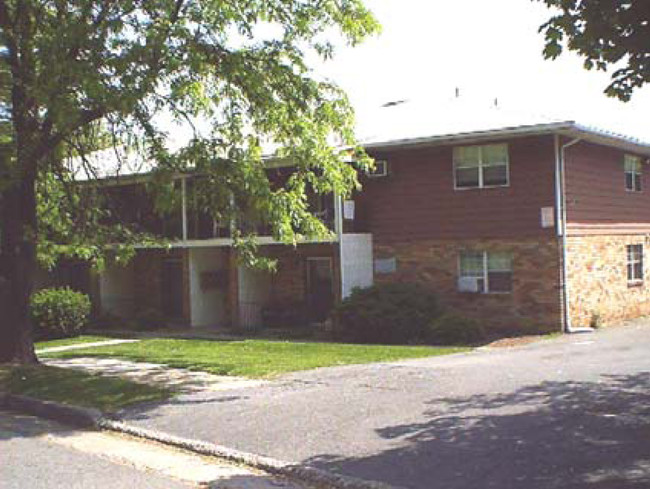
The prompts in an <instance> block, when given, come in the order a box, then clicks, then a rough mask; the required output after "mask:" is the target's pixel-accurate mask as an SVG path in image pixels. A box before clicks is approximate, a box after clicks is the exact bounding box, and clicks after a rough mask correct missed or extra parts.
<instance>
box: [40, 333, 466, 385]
mask: <svg viewBox="0 0 650 489" xmlns="http://www.w3.org/2000/svg"><path fill="white" fill-rule="evenodd" d="M467 350H468V349H467V348H436V347H429V346H385V345H351V344H339V343H306V342H305V343H301V342H289V341H263V340H242V341H210V340H181V339H151V340H143V341H140V342H138V343H129V344H122V345H114V346H102V347H94V348H92V347H91V348H81V349H78V350H70V351H65V352H58V353H50V354H45V355H44V356H48V357H56V358H74V357H88V356H92V357H110V358H122V359H126V360H133V361H142V362H152V363H160V364H165V365H169V366H171V367H180V368H187V369H190V370H201V371H205V372H210V373H214V374H219V375H238V376H245V377H271V376H274V375H277V374H281V373H285V372H293V371H297V370H308V369H313V368H317V367H329V366H333V365H348V364H355V363H371V362H383V361H391V360H399V359H404V358H421V357H431V356H436V355H446V354H449V353H457V352H461V351H467Z"/></svg>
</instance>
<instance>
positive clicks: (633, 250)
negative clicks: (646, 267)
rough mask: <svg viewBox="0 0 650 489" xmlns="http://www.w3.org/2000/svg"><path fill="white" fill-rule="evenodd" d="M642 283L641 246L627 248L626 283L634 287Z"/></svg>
mask: <svg viewBox="0 0 650 489" xmlns="http://www.w3.org/2000/svg"><path fill="white" fill-rule="evenodd" d="M642 282H643V245H640V244H637V245H628V246H627V283H628V284H631V285H634V284H640V283H642Z"/></svg>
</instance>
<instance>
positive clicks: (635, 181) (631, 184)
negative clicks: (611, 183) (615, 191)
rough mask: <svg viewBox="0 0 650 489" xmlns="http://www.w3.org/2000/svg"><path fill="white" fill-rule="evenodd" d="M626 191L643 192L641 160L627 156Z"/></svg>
mask: <svg viewBox="0 0 650 489" xmlns="http://www.w3.org/2000/svg"><path fill="white" fill-rule="evenodd" d="M625 190H627V191H629V192H640V191H641V158H639V157H638V156H631V155H625Z"/></svg>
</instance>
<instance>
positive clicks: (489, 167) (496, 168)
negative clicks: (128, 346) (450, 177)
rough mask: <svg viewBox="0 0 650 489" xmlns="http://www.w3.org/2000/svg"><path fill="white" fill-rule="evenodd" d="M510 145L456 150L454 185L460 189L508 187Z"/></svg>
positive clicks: (490, 145)
mask: <svg viewBox="0 0 650 489" xmlns="http://www.w3.org/2000/svg"><path fill="white" fill-rule="evenodd" d="M508 183H509V182H508V145H507V144H489V145H486V146H461V147H457V148H454V184H455V187H456V188H457V189H459V188H485V187H503V186H507V185H508Z"/></svg>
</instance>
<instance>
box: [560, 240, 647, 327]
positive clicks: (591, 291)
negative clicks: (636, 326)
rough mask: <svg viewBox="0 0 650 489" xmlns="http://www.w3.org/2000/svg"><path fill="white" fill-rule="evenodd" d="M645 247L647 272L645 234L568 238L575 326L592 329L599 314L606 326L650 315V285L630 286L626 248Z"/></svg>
mask: <svg viewBox="0 0 650 489" xmlns="http://www.w3.org/2000/svg"><path fill="white" fill-rule="evenodd" d="M632 244H643V245H644V259H645V263H644V268H645V269H646V270H647V267H648V264H649V262H648V259H650V255H649V254H648V249H650V239H648V238H646V236H645V235H608V236H570V237H568V238H567V253H568V260H567V266H568V278H569V295H570V312H571V320H572V324H573V326H589V323H590V321H591V319H592V317H593V316H594V315H595V314H599V315H600V316H601V318H602V320H603V322H604V323H605V324H607V323H613V322H617V321H621V320H625V319H631V318H634V317H638V316H642V315H647V314H650V284H648V278H650V276H649V275H648V273H647V271H646V270H644V274H645V277H646V280H645V281H644V283H643V284H641V285H635V286H628V283H627V251H626V246H627V245H632Z"/></svg>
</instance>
